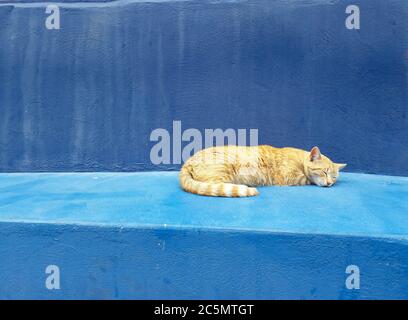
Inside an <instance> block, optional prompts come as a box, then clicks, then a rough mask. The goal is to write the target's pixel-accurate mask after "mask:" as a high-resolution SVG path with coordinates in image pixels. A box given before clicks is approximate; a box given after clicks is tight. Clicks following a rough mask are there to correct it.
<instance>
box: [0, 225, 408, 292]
mask: <svg viewBox="0 0 408 320" xmlns="http://www.w3.org/2000/svg"><path fill="white" fill-rule="evenodd" d="M0 232H1V234H2V235H4V236H5V237H4V239H2V241H1V245H0V256H1V257H7V259H4V260H2V263H1V264H0V299H17V298H19V299H137V298H139V299H379V298H382V299H407V298H408V280H407V279H408V270H407V265H406V257H407V255H408V247H407V242H406V241H396V240H394V241H391V240H384V239H373V238H355V237H335V236H328V235H326V236H317V235H307V234H304V235H301V234H299V235H294V234H292V235H291V234H279V233H251V232H234V231H222V230H218V231H214V230H213V231H209V230H195V229H187V230H183V229H138V228H120V227H89V226H88V227H86V226H72V225H71V226H70V225H61V224H53V225H47V224H44V225H41V224H27V223H19V224H10V223H0ZM27 243H29V244H30V245H27ZM33 252H34V253H35V254H33ZM350 263H355V264H357V265H358V266H359V267H360V271H361V278H362V280H361V289H360V290H348V289H346V287H345V280H346V278H347V276H348V275H347V274H346V273H345V268H346V266H348V265H349V264H350ZM50 264H55V265H58V267H59V268H60V277H61V289H60V290H47V289H46V287H45V280H46V278H47V276H48V275H47V274H45V268H46V267H47V266H48V265H50Z"/></svg>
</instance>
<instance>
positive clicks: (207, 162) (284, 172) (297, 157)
mask: <svg viewBox="0 0 408 320" xmlns="http://www.w3.org/2000/svg"><path fill="white" fill-rule="evenodd" d="M345 166H346V164H338V163H334V162H332V161H331V160H330V159H329V158H327V157H326V156H324V155H322V154H321V153H320V150H319V148H318V147H314V148H313V149H312V150H311V151H310V152H308V151H304V150H301V149H295V148H274V147H272V146H266V145H265V146H256V147H243V146H225V147H212V148H208V149H204V150H201V151H199V152H197V153H196V154H195V155H194V156H192V157H191V158H190V159H188V160H187V161H186V163H185V164H184V165H183V167H182V169H181V171H180V184H181V187H182V188H183V189H184V190H185V191H187V192H191V193H195V194H199V195H203V196H213V197H250V196H256V195H258V194H259V193H258V190H257V189H256V188H254V187H255V186H271V185H277V186H303V185H308V184H315V185H318V186H320V187H330V186H332V185H333V184H334V183H335V182H336V180H337V178H338V176H339V171H340V170H341V169H343V168H344V167H345Z"/></svg>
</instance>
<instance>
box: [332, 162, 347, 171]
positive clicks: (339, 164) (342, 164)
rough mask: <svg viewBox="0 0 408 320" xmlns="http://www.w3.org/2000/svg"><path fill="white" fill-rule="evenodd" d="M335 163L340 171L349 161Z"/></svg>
mask: <svg viewBox="0 0 408 320" xmlns="http://www.w3.org/2000/svg"><path fill="white" fill-rule="evenodd" d="M335 165H336V167H337V169H338V170H339V171H340V170H343V169H344V168H345V167H346V166H347V163H335Z"/></svg>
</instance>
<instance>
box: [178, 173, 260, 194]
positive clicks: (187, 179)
mask: <svg viewBox="0 0 408 320" xmlns="http://www.w3.org/2000/svg"><path fill="white" fill-rule="evenodd" d="M179 178H180V185H181V187H182V188H183V190H184V191H187V192H190V193H194V194H198V195H201V196H210V197H228V198H238V197H253V196H257V195H258V194H259V192H258V190H257V189H256V188H251V187H248V186H245V185H241V184H233V183H212V182H202V181H197V180H194V179H193V177H192V176H191V173H190V172H189V170H188V168H186V167H184V166H183V168H181V171H180V175H179Z"/></svg>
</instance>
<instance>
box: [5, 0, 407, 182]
mask: <svg viewBox="0 0 408 320" xmlns="http://www.w3.org/2000/svg"><path fill="white" fill-rule="evenodd" d="M66 2H71V1H66ZM348 4H350V2H349V1H343V0H338V1H335V0H332V1H329V0H312V1H300V0H288V1H280V0H276V1H271V0H248V1H227V0H221V1H203V0H196V1H193V0H191V1H150V2H144V1H131V0H126V1H114V2H104V1H100V2H99V3H89V2H88V3H65V4H61V29H60V30H47V29H46V28H45V26H44V20H45V17H46V15H45V5H44V4H42V3H37V1H35V2H33V3H27V1H23V2H21V3H16V4H14V5H13V4H8V3H7V2H4V1H1V2H0V43H1V47H0V171H78V170H85V171H95V170H112V171H131V170H155V169H175V168H177V166H174V165H169V166H161V167H156V166H154V165H152V164H151V162H150V158H149V152H150V148H151V147H152V145H153V143H152V142H150V141H149V135H150V133H151V131H152V130H154V129H155V128H160V127H162V128H171V124H172V121H173V120H181V121H182V126H183V128H184V129H186V128H190V127H192V128H198V129H200V130H202V129H204V128H223V129H226V128H230V127H231V128H248V129H249V128H258V129H259V137H260V139H259V140H260V143H267V144H273V145H276V146H286V145H288V146H296V147H301V148H310V147H312V146H313V145H319V146H321V149H322V151H323V152H324V153H327V154H328V155H330V156H331V157H333V158H334V160H336V161H338V162H348V163H349V167H348V170H351V171H364V172H373V173H385V174H395V175H407V174H408V166H407V163H408V114H407V113H408V92H407V81H408V80H407V59H408V51H407V50H408V19H407V17H408V2H407V1H406V0H392V1H383V0H365V1H361V0H360V1H353V4H358V5H360V9H361V29H360V30H348V29H346V28H345V26H344V22H345V18H346V14H345V8H346V6H347V5H348Z"/></svg>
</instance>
